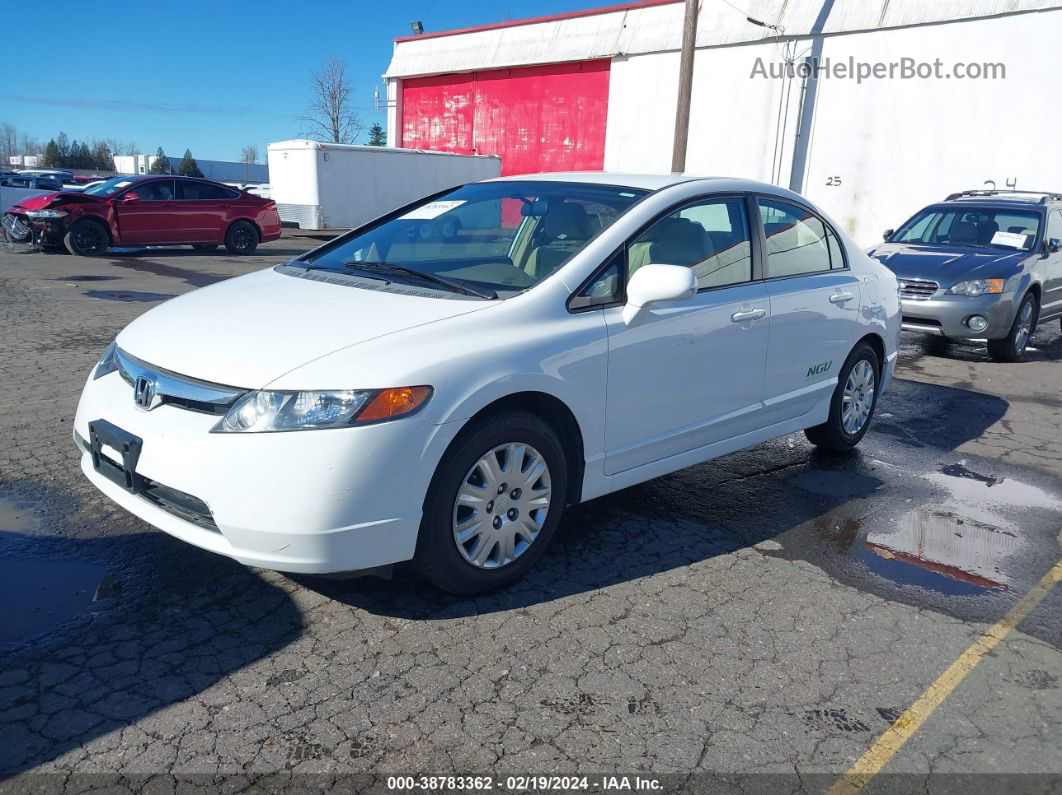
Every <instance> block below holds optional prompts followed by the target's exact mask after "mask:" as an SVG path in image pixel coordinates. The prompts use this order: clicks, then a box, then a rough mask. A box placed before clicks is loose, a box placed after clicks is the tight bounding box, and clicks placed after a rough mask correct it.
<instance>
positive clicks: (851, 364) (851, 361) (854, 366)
mask: <svg viewBox="0 0 1062 795" xmlns="http://www.w3.org/2000/svg"><path fill="white" fill-rule="evenodd" d="M880 382H881V362H879V361H878V354H877V351H875V350H874V349H873V348H872V347H871V346H870V345H868V344H867V343H865V342H862V343H860V344H859V345H857V346H856V348H855V350H853V351H852V352H851V353H850V354H849V355H848V359H846V360H845V363H844V367H842V368H841V373H840V377H839V378H838V379H837V388H836V389H835V390H834V392H833V399H832V400H831V401H830V416H829V418H828V419H827V420H826V422H824V423H823V424H822V425H816V426H815V427H814V428H808V429H807V430H806V431H804V435H805V436H806V437H808V441H809V442H811V443H812V444H813V445H815V446H816V447H821V448H823V449H825V450H836V451H838V452H846V451H848V450H851V449H852V448H853V447H855V446H856V445H857V444H859V441H860V440H861V439H862V438H863V436H864V435H865V434H866V432H867V428H869V427H870V419H871V417H873V416H874V409H875V408H876V407H877V405H878V384H879V383H880Z"/></svg>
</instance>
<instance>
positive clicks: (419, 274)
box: [343, 262, 498, 300]
mask: <svg viewBox="0 0 1062 795" xmlns="http://www.w3.org/2000/svg"><path fill="white" fill-rule="evenodd" d="M343 267H345V268H355V269H357V270H365V271H370V272H371V271H378V272H380V273H393V274H395V275H396V276H406V277H409V278H413V279H420V280H421V281H424V282H428V283H429V284H437V285H439V286H440V287H445V288H446V289H447V290H450V291H451V292H454V293H463V294H465V295H474V296H476V297H477V298H485V299H487V300H493V299H495V298H497V297H498V294H497V293H496V292H494V291H493V290H480V289H478V288H476V287H469V286H468V285H465V284H461V283H460V282H457V281H454V280H452V279H447V278H446V277H444V276H438V275H436V274H434V273H426V272H424V271H418V270H415V269H413V268H407V267H406V266H405V265H397V264H395V263H394V262H344V263H343Z"/></svg>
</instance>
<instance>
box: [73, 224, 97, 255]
mask: <svg viewBox="0 0 1062 795" xmlns="http://www.w3.org/2000/svg"><path fill="white" fill-rule="evenodd" d="M75 239H76V241H77V247H78V248H79V249H81V250H82V251H95V250H96V249H98V248H99V247H100V246H101V245H102V244H103V235H102V234H100V232H99V231H98V230H97V229H95V228H94V227H91V226H88V227H84V228H82V229H80V230H78V232H77V234H76V235H75Z"/></svg>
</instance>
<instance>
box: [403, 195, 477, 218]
mask: <svg viewBox="0 0 1062 795" xmlns="http://www.w3.org/2000/svg"><path fill="white" fill-rule="evenodd" d="M465 201H466V200H465V199H449V200H446V201H437V202H428V203H427V204H425V205H422V206H420V207H417V208H416V209H415V210H410V211H409V212H408V213H406V214H405V215H403V216H401V218H402V220H404V221H430V220H432V219H433V218H438V217H439V216H440V215H442V214H443V213H448V212H450V210H453V209H454V208H455V207H460V206H461V205H462V204H464V203H465Z"/></svg>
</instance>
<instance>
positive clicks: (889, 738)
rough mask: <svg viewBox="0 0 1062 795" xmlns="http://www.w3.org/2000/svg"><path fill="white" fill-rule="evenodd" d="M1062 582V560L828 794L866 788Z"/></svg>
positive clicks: (846, 794)
mask: <svg viewBox="0 0 1062 795" xmlns="http://www.w3.org/2000/svg"><path fill="white" fill-rule="evenodd" d="M1059 582H1062V560H1060V561H1058V563H1056V564H1055V565H1054V566H1052V567H1051V570H1050V571H1048V572H1047V574H1045V575H1044V576H1043V577H1041V578H1040V581H1039V582H1038V583H1036V585H1035V586H1033V588H1032V590H1030V591H1029V593H1027V594H1026V595H1025V596H1024V597H1022V600H1021V601H1020V602H1018V603H1017V604H1016V605H1014V607H1013V608H1012V609H1011V611H1010V612H1009V613H1007V614H1006V615H1005V616H1003V618H1001V619H1000V620H999V621H997V622H996V623H995V624H993V625H992V626H991V627H989V628H988V629H987V630H986V631H985V633H984V634H983V635H982V636H981V637H980V638H978V639H977V640H976V641H975V642H974V643H973V644H971V645H970V647H969V648H967V649H966V651H964V652H963V653H962V654H960V655H959V658H958V659H957V660H955V662H953V663H952V664H951V665H949V666H948V669H947V670H946V671H945V672H944V673H942V674H941V675H940V676H939V677H938V678H937V681H935V682H934V683H933V684H931V685H930V686H929V687H928V688H926V691H925V692H924V693H922V695H920V696H919V697H918V699H917V700H916V701H915V702H914V703H913V704H912V705H911V706H910V707H909V708H908V709H907V711H906V712H904V713H903V714H902V715H900V717H899V718H897V719H896V721H895V723H893V724H892V726H891V727H890V728H889V729H888V731H886V732H885V733H884V734H883V735H881V736H880V737H879V738H878V739H877V741H876V742H875V743H874V744H873V745H872V746H870V748H868V749H867V752H866V753H865V754H863V756H861V757H860V758H859V760H858V761H857V762H856V763H855V764H854V765H852V766H851V767H850V768H848V772H846V773H845V774H844V775H843V776H841V778H840V779H839V780H838V781H837V782H836V783H835V784H834V785H833V786H832V787H831V788H830V789H829V795H853V794H854V793H857V792H859V791H860V790H861V789H863V787H865V786H866V785H867V783H868V782H869V781H870V779H871V778H873V777H874V775H875V774H876V773H878V772H879V771H880V770H881V768H882V767H884V766H885V763H886V762H888V761H889V760H890V759H891V758H892V757H893V755H894V754H895V753H896V752H897V751H899V750H900V749H901V748H902V747H903V744H904V743H906V742H907V741H908V740H909V739H911V737H912V736H913V735H914V733H915V732H916V731H918V729H919V728H920V727H921V726H922V724H923V723H925V722H926V719H927V718H928V717H929V716H930V715H932V714H933V710H935V709H936V708H937V707H939V706H940V705H941V703H942V702H943V701H944V699H945V698H947V697H948V694H949V693H950V692H951V691H952V690H954V689H955V688H956V686H958V684H959V682H961V681H962V680H963V679H965V678H966V675H967V674H968V673H970V671H972V670H973V669H974V666H976V665H977V663H979V662H980V661H981V658H982V657H984V656H985V655H986V654H988V652H990V651H992V649H994V648H995V647H996V645H997V644H998V643H999V642H1000V641H1001V640H1003V638H1005V637H1007V635H1008V634H1010V631H1011V630H1012V629H1014V627H1016V626H1017V625H1018V624H1020V623H1021V621H1022V620H1023V619H1024V618H1025V617H1026V616H1027V615H1029V613H1030V612H1031V611H1032V609H1033V608H1034V607H1036V606H1037V605H1038V604H1040V602H1042V601H1043V600H1044V597H1045V596H1047V594H1049V593H1050V592H1051V589H1052V588H1053V587H1054V586H1055V585H1057V584H1058V583H1059Z"/></svg>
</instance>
